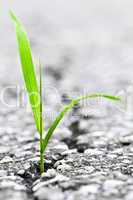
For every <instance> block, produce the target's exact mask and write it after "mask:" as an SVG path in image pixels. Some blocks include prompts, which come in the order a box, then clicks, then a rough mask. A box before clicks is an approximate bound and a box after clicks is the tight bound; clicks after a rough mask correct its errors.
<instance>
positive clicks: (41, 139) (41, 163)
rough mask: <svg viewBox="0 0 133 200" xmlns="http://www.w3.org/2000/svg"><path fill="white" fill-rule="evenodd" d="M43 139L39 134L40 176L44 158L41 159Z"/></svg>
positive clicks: (42, 170)
mask: <svg viewBox="0 0 133 200" xmlns="http://www.w3.org/2000/svg"><path fill="white" fill-rule="evenodd" d="M42 146H43V138H42V134H40V173H41V174H42V173H43V172H44V157H43V149H42Z"/></svg>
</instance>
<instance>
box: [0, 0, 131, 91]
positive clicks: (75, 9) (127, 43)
mask: <svg viewBox="0 0 133 200" xmlns="http://www.w3.org/2000/svg"><path fill="white" fill-rule="evenodd" d="M9 9H13V10H14V12H15V13H16V14H17V16H19V17H20V19H21V20H22V22H23V24H24V25H25V28H26V30H27V32H28V35H29V37H30V41H31V46H32V51H33V53H34V58H35V62H36V63H37V62H38V58H39V57H40V59H41V62H42V63H43V66H44V67H45V69H44V71H45V73H44V76H45V75H46V76H47V77H45V84H46V86H47V85H50V86H52V87H55V86H56V87H57V88H58V89H60V90H61V91H80V90H83V89H85V90H88V91H91V92H92V91H93V92H95V91H97V92H101V91H104V92H110V91H111V92H113V93H116V91H119V90H121V89H124V88H125V87H127V86H128V85H129V84H132V79H133V75H132V69H133V20H132V19H133V12H132V10H133V2H132V1H131V0H108V1H107V0H100V1H99V0H93V1H90V0H84V1H83V0H67V1H65V0H54V1H53V0H38V1H36V0H28V1H27V0H23V1H18V0H10V1H9V0H1V2H0V38H1V39H0V82H1V84H4V83H12V84H18V81H20V80H21V78H20V73H19V71H20V70H19V67H18V66H19V59H18V53H17V45H16V40H15V34H14V28H13V25H12V23H11V20H10V18H9V15H8V11H9ZM20 82H21V81H20Z"/></svg>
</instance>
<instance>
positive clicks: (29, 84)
mask: <svg viewBox="0 0 133 200" xmlns="http://www.w3.org/2000/svg"><path fill="white" fill-rule="evenodd" d="M10 16H11V18H12V20H13V22H14V24H15V30H16V37H17V42H18V49H19V55H20V60H21V66H22V72H23V77H24V81H25V85H26V89H27V91H28V95H29V101H30V104H31V107H32V112H33V115H34V120H35V124H36V128H37V130H38V132H39V133H40V97H39V91H38V83H37V79H36V75H35V69H34V64H33V59H32V53H31V49H30V43H29V40H28V36H27V34H26V32H25V30H24V27H23V25H22V24H21V22H20V21H19V20H18V18H17V17H16V16H15V15H14V13H13V12H10Z"/></svg>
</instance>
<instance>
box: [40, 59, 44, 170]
mask: <svg viewBox="0 0 133 200" xmlns="http://www.w3.org/2000/svg"><path fill="white" fill-rule="evenodd" d="M39 76H40V90H39V94H40V171H41V174H42V173H43V172H44V155H43V149H42V147H43V106H42V66H41V63H40V62H39Z"/></svg>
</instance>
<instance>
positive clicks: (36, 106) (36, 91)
mask: <svg viewBox="0 0 133 200" xmlns="http://www.w3.org/2000/svg"><path fill="white" fill-rule="evenodd" d="M10 16H11V18H12V20H13V22H14V24H15V30H16V37H17V43H18V49H19V55H20V60H21V66H22V72H23V78H24V82H25V86H26V89H27V92H28V96H29V101H30V104H31V108H32V112H33V116H34V121H35V125H36V128H37V131H38V133H39V135H40V173H41V174H42V173H43V172H44V153H45V150H46V147H47V145H48V143H49V141H50V139H51V136H52V135H53V133H54V130H55V129H56V128H57V126H58V125H59V123H60V122H61V120H62V119H63V117H64V116H65V114H66V113H67V112H68V111H69V110H70V109H72V108H73V107H74V106H75V105H77V104H79V103H80V102H81V101H83V100H85V99H90V98H101V97H102V98H105V99H109V100H113V101H119V100H120V98H119V97H117V96H111V95H107V94H98V93H96V94H89V95H85V96H81V97H78V98H77V99H72V100H71V102H70V103H69V104H68V105H66V106H65V107H64V108H63V109H62V111H61V112H60V113H59V115H58V116H57V117H56V118H55V120H54V121H53V123H52V124H51V126H50V128H49V129H48V131H47V132H46V133H45V134H44V125H43V123H44V122H43V114H42V113H43V110H42V108H43V103H42V70H41V64H39V69H40V70H39V74H40V83H39V86H38V83H37V76H36V73H35V67H34V64H33V59H32V53H31V48H30V43H29V39H28V36H27V34H26V32H25V30H24V27H23V25H22V24H21V22H20V21H19V19H18V18H17V17H16V16H15V14H14V13H13V12H10Z"/></svg>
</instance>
